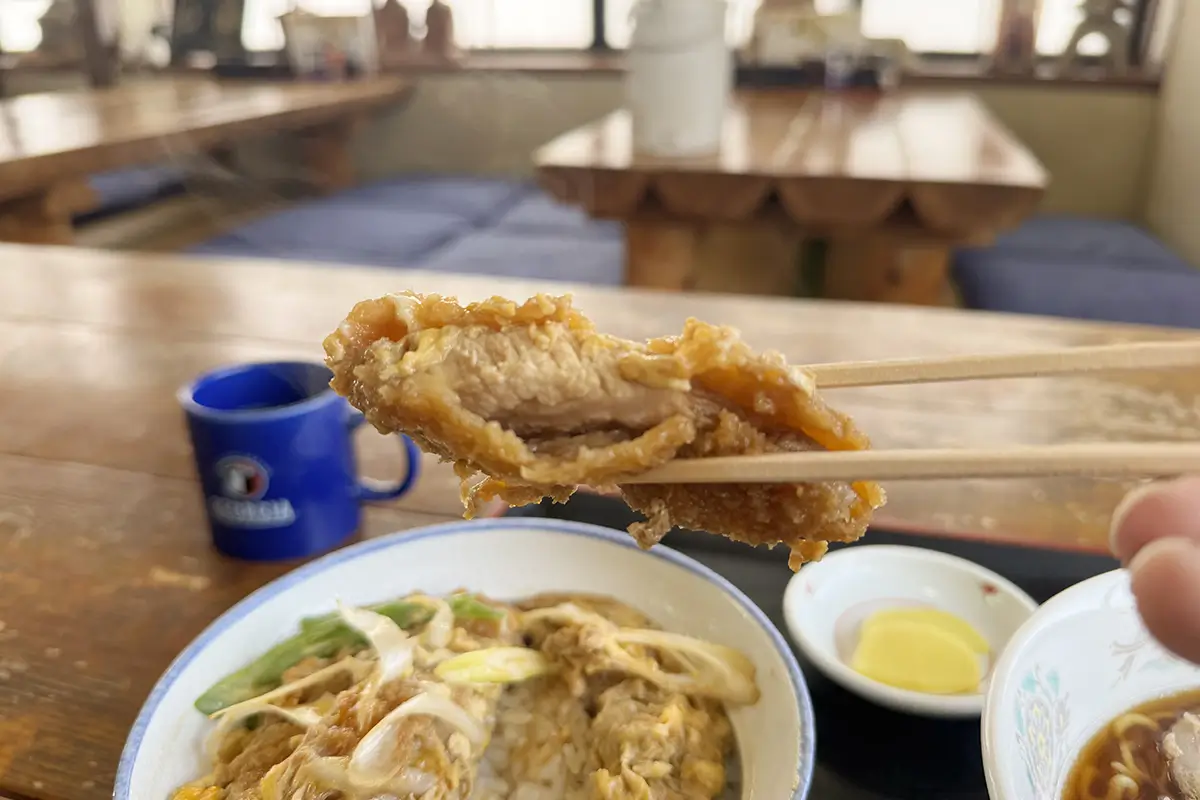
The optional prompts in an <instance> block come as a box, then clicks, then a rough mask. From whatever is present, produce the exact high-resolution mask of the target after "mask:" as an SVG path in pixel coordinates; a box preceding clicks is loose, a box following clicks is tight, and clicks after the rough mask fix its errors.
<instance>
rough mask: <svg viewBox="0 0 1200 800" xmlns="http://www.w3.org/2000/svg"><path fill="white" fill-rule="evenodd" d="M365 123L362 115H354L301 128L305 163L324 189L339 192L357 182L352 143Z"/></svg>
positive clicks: (301, 144)
mask: <svg viewBox="0 0 1200 800" xmlns="http://www.w3.org/2000/svg"><path fill="white" fill-rule="evenodd" d="M361 123H362V118H361V117H358V116H354V117H350V118H348V119H342V120H338V121H337V122H330V123H326V124H324V125H318V126H316V127H314V128H308V129H307V130H303V131H300V132H299V134H298V135H299V138H300V150H301V156H302V158H303V159H304V165H305V167H306V168H307V169H308V170H309V172H310V173H311V174H312V175H313V180H314V182H315V183H316V184H317V185H318V186H319V187H320V188H321V189H323V190H324V191H327V192H336V191H338V190H341V189H346V188H349V187H351V186H353V185H354V175H355V170H354V156H353V154H352V153H351V152H350V143H351V141H352V140H353V139H354V134H355V133H356V132H357V131H358V129H359V127H360V126H361Z"/></svg>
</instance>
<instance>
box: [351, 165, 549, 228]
mask: <svg viewBox="0 0 1200 800" xmlns="http://www.w3.org/2000/svg"><path fill="white" fill-rule="evenodd" d="M535 191H536V190H535V189H534V188H533V186H532V185H531V184H529V183H527V182H525V181H516V180H509V179H504V178H478V177H470V176H454V175H406V176H404V177H401V178H395V179H390V180H384V181H379V182H376V183H371V184H367V185H366V186H360V187H357V188H354V189H348V190H346V191H344V192H341V193H339V194H338V195H337V199H338V200H340V201H342V202H346V203H358V204H360V205H363V204H367V205H372V206H376V207H380V208H390V209H395V210H399V211H432V212H437V213H443V214H453V215H455V216H458V217H461V218H463V219H465V220H467V221H469V222H470V223H471V224H472V225H486V224H488V223H490V222H491V221H493V220H494V219H496V218H498V217H499V216H500V215H502V214H503V213H504V212H505V211H507V210H508V209H509V208H510V207H511V206H513V205H515V204H516V203H517V202H518V201H520V200H521V199H522V198H524V197H525V196H527V195H529V194H532V193H533V192H535Z"/></svg>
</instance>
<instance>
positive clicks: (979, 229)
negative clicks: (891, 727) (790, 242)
mask: <svg viewBox="0 0 1200 800" xmlns="http://www.w3.org/2000/svg"><path fill="white" fill-rule="evenodd" d="M534 159H535V162H536V164H537V168H538V174H539V178H540V180H541V183H542V184H543V186H544V187H545V188H546V189H547V190H548V191H550V192H552V193H553V194H554V195H556V196H557V197H558V198H559V199H561V200H564V201H566V202H570V203H575V204H578V205H581V206H583V207H584V208H585V209H586V210H587V211H588V213H589V214H591V215H592V216H595V217H601V218H608V219H618V220H622V221H624V222H625V223H626V245H627V251H626V283H627V284H628V285H631V286H647V287H658V288H664V289H682V288H687V287H688V286H690V285H692V281H693V280H694V271H695V262H696V250H697V236H698V234H699V233H700V232H701V231H702V230H703V228H704V227H705V226H709V225H713V224H747V223H759V222H762V221H778V222H782V223H785V224H787V225H791V226H799V228H800V229H801V230H802V231H803V232H804V233H806V234H811V235H814V236H824V237H828V238H829V239H830V244H831V246H830V249H829V254H828V257H827V261H826V274H825V286H824V291H825V294H826V295H827V296H829V297H835V298H842V299H855V300H874V301H890V302H904V303H921V304H931V305H937V304H940V303H942V302H943V301H944V297H945V294H946V291H945V290H946V288H947V283H946V278H947V267H948V260H949V253H950V248H951V247H952V246H953V245H955V244H959V243H963V242H974V243H984V242H987V241H989V240H990V239H991V237H992V236H993V235H994V234H995V233H996V232H997V231H1000V230H1003V229H1005V228H1008V227H1011V226H1013V225H1015V224H1016V223H1018V222H1020V221H1021V220H1022V219H1023V218H1024V217H1026V216H1027V215H1028V214H1029V213H1030V212H1031V211H1032V210H1033V209H1034V208H1035V206H1036V205H1037V203H1038V202H1039V200H1040V199H1041V196H1042V194H1043V192H1044V190H1045V186H1046V182H1047V176H1046V171H1045V169H1043V167H1042V165H1041V164H1040V163H1039V162H1038V160H1037V158H1035V157H1034V156H1033V154H1032V153H1030V152H1029V150H1028V149H1027V148H1026V147H1025V146H1024V145H1022V144H1021V142H1020V141H1018V140H1017V139H1016V137H1015V136H1013V134H1012V133H1010V132H1009V131H1007V130H1006V129H1005V128H1004V127H1003V126H1002V125H1001V124H1000V123H999V122H998V121H997V120H996V119H995V118H994V117H993V116H992V115H991V113H990V112H988V110H987V109H986V108H985V107H984V106H983V104H982V103H980V102H979V101H978V100H977V99H976V98H975V97H974V96H973V95H970V94H963V93H958V92H940V93H935V92H901V93H896V94H883V95H881V94H878V93H868V94H836V95H825V94H801V93H795V92H782V93H781V92H762V93H744V94H741V95H739V96H738V97H737V98H736V99H735V102H734V103H733V105H732V106H731V107H730V108H729V111H728V113H727V116H726V119H725V131H724V138H723V140H722V142H721V148H720V152H719V153H717V154H716V155H714V156H712V157H706V158H689V159H664V158H652V157H647V156H642V155H639V154H637V153H635V152H634V150H633V139H632V120H631V118H630V115H629V113H628V112H626V111H618V112H615V113H613V114H610V115H609V116H607V117H605V118H604V119H602V120H600V121H598V122H595V123H592V124H590V125H585V126H584V127H582V128H578V129H576V130H573V131H571V132H569V133H566V134H564V135H562V136H560V137H559V138H557V139H555V140H554V141H552V142H550V143H549V144H547V145H545V146H544V147H542V148H540V149H539V150H538V151H537V153H536V154H535V156H534ZM731 266H732V265H731Z"/></svg>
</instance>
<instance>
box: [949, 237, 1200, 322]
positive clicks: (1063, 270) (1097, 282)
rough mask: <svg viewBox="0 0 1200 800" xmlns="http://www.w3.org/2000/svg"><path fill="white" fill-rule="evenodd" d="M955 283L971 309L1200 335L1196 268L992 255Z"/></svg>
mask: <svg viewBox="0 0 1200 800" xmlns="http://www.w3.org/2000/svg"><path fill="white" fill-rule="evenodd" d="M955 278H956V280H957V282H958V286H959V291H960V292H961V294H962V298H963V302H964V303H965V304H966V305H967V306H968V307H969V308H978V309H987V310H991V311H1010V312H1016V313H1021V314H1042V315H1048V316H1055V317H1070V318H1074V319H1088V320H1098V321H1104V322H1128V323H1134V324H1144V325H1169V326H1173V327H1182V328H1200V270H1195V269H1191V268H1189V270H1188V271H1187V272H1177V271H1172V270H1165V269H1161V268H1158V267H1156V266H1155V262H1128V263H1126V264H1123V265H1121V266H1117V265H1114V264H1104V263H1091V262H1089V261H1088V260H1087V259H1063V258H1055V257H1053V256H1044V255H1042V256H1037V255H1030V254H1022V253H1016V254H1009V253H992V254H990V255H989V257H988V259H987V261H986V263H975V264H967V265H961V264H960V265H958V268H957V270H956V273H955Z"/></svg>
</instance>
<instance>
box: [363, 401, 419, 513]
mask: <svg viewBox="0 0 1200 800" xmlns="http://www.w3.org/2000/svg"><path fill="white" fill-rule="evenodd" d="M366 421H367V418H366V417H364V416H363V415H362V414H361V413H359V412H358V411H353V410H352V411H351V412H350V414H349V416H347V417H346V427H347V428H349V429H350V432H351V433H353V432H354V431H355V430H356V429H357V428H358V426H359V425H362V424H363V423H364V422H366ZM396 436H398V437H400V444H401V446H402V447H403V448H404V457H405V461H406V464H405V470H404V477H403V478H401V479H400V480H398V481H380V480H375V479H374V478H363V477H360V478H358V499H359V500H360V501H362V502H364V503H371V502H377V501H380V500H394V499H395V498H397V497H399V496H400V495H402V494H404V493H406V492H407V491H408V490H409V489H411V488H412V487H413V484H415V483H416V482H417V478H418V477H419V476H420V474H421V448H419V447H417V443H416V442H414V441H413V440H412V439H410V438H408V437H407V436H405V435H404V434H402V433H398V434H396Z"/></svg>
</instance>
